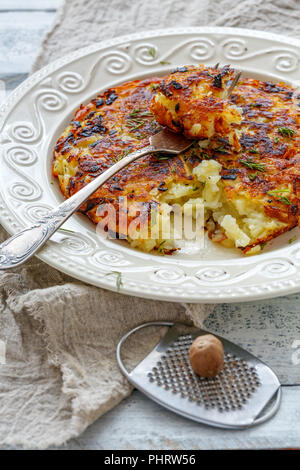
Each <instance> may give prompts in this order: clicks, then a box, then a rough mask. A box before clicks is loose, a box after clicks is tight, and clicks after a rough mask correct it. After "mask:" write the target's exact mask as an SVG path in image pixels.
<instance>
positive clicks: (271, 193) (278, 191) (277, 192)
mask: <svg viewBox="0 0 300 470" xmlns="http://www.w3.org/2000/svg"><path fill="white" fill-rule="evenodd" d="M290 192H291V191H290V190H289V189H287V188H283V189H274V190H273V191H268V192H267V194H269V195H270V196H276V195H277V194H281V193H290Z"/></svg>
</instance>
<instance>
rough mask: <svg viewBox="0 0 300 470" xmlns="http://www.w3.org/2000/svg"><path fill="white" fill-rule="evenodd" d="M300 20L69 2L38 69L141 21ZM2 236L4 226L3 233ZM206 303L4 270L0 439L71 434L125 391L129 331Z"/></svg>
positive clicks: (139, 344) (210, 0) (280, 26)
mask: <svg viewBox="0 0 300 470" xmlns="http://www.w3.org/2000/svg"><path fill="white" fill-rule="evenodd" d="M298 20H299V10H298V9H297V0H294V1H293V0H290V1H285V2H282V1H280V0H273V1H268V0H264V1H262V0H246V1H243V2H241V1H240V0H220V1H219V0H191V1H185V0H151V2H145V1H144V0H99V1H96V0H72V1H70V0H69V1H66V2H65V3H64V4H63V5H62V7H61V8H60V10H59V11H58V14H57V17H56V20H55V22H54V24H53V26H52V28H51V30H50V31H49V33H48V34H47V36H46V38H45V40H44V41H43V44H42V48H41V51H40V53H39V55H38V57H37V59H36V61H35V64H34V70H37V69H38V68H40V67H42V66H43V65H45V64H47V63H48V62H50V61H51V60H54V59H56V58H58V57H60V56H61V55H62V54H65V53H67V52H70V51H72V50H75V49H78V48H79V47H82V46H85V45H88V44H90V43H92V42H95V41H100V40H101V39H104V38H105V39H107V38H108V37H113V36H117V35H121V34H127V33H130V32H135V31H142V30H145V29H154V28H161V27H176V26H196V25H197V26H199V25H218V26H240V27H248V28H249V27H253V28H257V29H265V30H266V29H268V30H270V31H274V32H284V33H287V34H296V35H298V36H300V25H299V21H298ZM287 25H288V28H287V30H286V31H285V29H284V28H285V27H286V26H287ZM6 236H7V234H5V233H4V231H3V230H2V229H1V232H0V240H1V241H3V240H4V239H5V238H6ZM211 310H212V306H208V305H185V306H183V305H180V304H175V303H165V302H156V301H152V300H142V299H138V298H133V297H127V296H125V295H121V294H114V293H111V292H109V291H105V290H102V289H98V288H95V287H92V286H87V285H85V284H83V283H81V282H79V281H75V280H74V279H71V278H69V277H68V276H66V275H64V274H62V273H60V272H58V271H56V270H54V269H52V268H50V267H48V266H47V265H45V264H44V263H42V262H40V261H39V260H38V259H33V260H31V261H30V262H29V263H27V264H26V265H25V266H24V267H21V268H18V269H15V270H14V271H8V272H2V273H0V311H1V313H0V346H1V347H0V350H1V351H2V356H1V357H0V416H1V418H0V444H1V445H4V444H6V445H7V444H10V445H19V444H20V445H23V446H26V447H39V448H45V447H48V446H50V445H59V444H62V443H64V442H66V441H67V440H68V439H70V438H72V437H75V436H77V435H78V434H80V433H81V432H83V431H84V429H85V428H86V427H87V426H88V425H89V424H91V423H92V422H93V421H94V420H95V419H97V418H98V417H99V416H101V415H102V414H103V413H105V412H106V411H108V410H109V409H111V408H112V407H113V406H115V405H116V404H117V403H119V402H120V401H121V400H122V399H123V398H124V397H126V396H128V395H129V394H130V392H131V387H130V385H129V384H128V383H127V381H126V380H125V379H124V378H123V377H122V375H121V373H120V372H119V370H118V366H117V364H116V361H115V348H116V343H117V341H118V339H119V338H120V337H121V336H122V334H123V333H124V332H125V331H127V330H129V329H130V328H132V327H134V326H136V325H138V324H139V323H142V322H145V321H152V320H158V319H159V320H161V319H164V320H176V321H184V322H191V321H192V322H194V323H195V324H197V325H201V323H202V322H203V320H204V319H205V318H206V316H207V315H208V314H209V313H210V312H211ZM160 334H161V331H158V330H157V329H153V331H147V332H146V333H145V332H141V333H140V334H139V335H137V336H136V337H135V338H134V340H133V341H131V342H130V344H129V345H128V346H127V347H126V350H125V358H126V361H127V363H128V364H129V365H133V364H134V363H135V362H136V361H138V358H139V357H142V356H143V355H145V353H146V351H147V350H148V349H150V348H151V347H152V346H153V345H154V344H155V342H156V341H157V340H158V338H159V335H160ZM4 349H6V354H5V358H4V354H3V351H4ZM4 359H5V360H6V361H5V362H6V364H3V362H4Z"/></svg>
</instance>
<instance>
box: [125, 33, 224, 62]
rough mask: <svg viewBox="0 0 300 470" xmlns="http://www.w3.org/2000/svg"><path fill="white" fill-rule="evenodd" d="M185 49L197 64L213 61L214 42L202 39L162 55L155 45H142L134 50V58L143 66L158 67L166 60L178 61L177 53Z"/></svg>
mask: <svg viewBox="0 0 300 470" xmlns="http://www.w3.org/2000/svg"><path fill="white" fill-rule="evenodd" d="M184 48H187V55H188V57H189V58H190V59H192V60H193V61H196V62H199V61H204V60H208V59H211V58H212V57H213V55H214V54H215V43H214V41H213V40H211V39H208V38H204V37H203V38H202V37H200V38H199V39H190V40H185V41H183V42H181V43H180V44H179V45H177V46H175V47H173V48H172V49H170V50H168V52H167V53H165V54H160V52H159V48H158V47H157V46H156V45H155V44H153V43H150V42H146V43H141V44H138V45H137V46H135V47H134V48H133V56H134V59H135V61H136V62H138V63H139V64H141V65H146V66H147V65H158V64H160V63H161V62H163V61H165V60H166V59H170V58H172V59H176V53H177V52H179V51H181V50H182V49H184ZM149 51H150V52H149ZM174 56H175V57H174Z"/></svg>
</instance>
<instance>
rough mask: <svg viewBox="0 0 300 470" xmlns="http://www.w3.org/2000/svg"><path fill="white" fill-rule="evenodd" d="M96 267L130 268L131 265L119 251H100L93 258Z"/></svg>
mask: <svg viewBox="0 0 300 470" xmlns="http://www.w3.org/2000/svg"><path fill="white" fill-rule="evenodd" d="M91 262H92V263H93V264H94V265H100V266H113V267H116V266H128V265H130V264H131V263H130V262H129V261H128V260H126V259H125V257H124V255H122V253H119V252H118V251H112V250H111V251H108V250H99V251H97V252H96V253H95V254H94V256H93V257H92V258H91Z"/></svg>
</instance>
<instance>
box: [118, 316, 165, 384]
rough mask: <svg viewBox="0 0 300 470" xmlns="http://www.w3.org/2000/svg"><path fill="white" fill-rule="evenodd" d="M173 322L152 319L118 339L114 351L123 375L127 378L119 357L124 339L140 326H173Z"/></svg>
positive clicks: (139, 327) (140, 327) (138, 328)
mask: <svg viewBox="0 0 300 470" xmlns="http://www.w3.org/2000/svg"><path fill="white" fill-rule="evenodd" d="M173 325H174V323H173V322H168V321H154V322H148V323H143V324H142V325H139V326H137V327H136V328H134V329H133V330H131V331H129V332H128V333H126V334H125V335H124V336H123V337H122V338H121V339H120V341H119V343H118V346H117V351H116V355H117V361H118V364H119V367H120V369H121V371H122V372H123V374H124V375H125V377H127V378H128V375H129V374H128V370H127V369H126V367H125V365H124V362H123V361H122V358H121V350H122V346H123V344H124V343H125V341H126V340H127V339H128V338H129V336H131V335H132V334H134V333H136V332H137V331H139V330H141V329H142V328H147V327H148V326H169V327H171V326H173Z"/></svg>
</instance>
